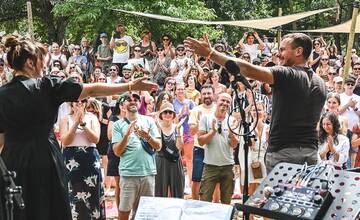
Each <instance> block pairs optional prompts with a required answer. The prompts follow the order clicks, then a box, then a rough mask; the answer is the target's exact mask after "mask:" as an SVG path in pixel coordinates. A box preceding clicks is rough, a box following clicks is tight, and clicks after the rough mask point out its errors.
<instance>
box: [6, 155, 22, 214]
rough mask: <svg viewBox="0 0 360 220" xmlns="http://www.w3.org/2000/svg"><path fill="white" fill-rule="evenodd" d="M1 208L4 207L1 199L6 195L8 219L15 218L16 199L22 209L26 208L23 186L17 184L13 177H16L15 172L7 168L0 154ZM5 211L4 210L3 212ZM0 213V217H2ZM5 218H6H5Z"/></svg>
mask: <svg viewBox="0 0 360 220" xmlns="http://www.w3.org/2000/svg"><path fill="white" fill-rule="evenodd" d="M0 174H1V178H0V190H1V191H0V209H2V208H3V206H2V205H1V200H3V196H4V197H5V209H6V219H7V220H13V219H14V213H13V211H14V200H15V202H16V204H17V205H18V207H19V208H20V209H24V208H25V204H24V201H23V199H22V197H21V194H22V188H21V186H16V185H15V183H14V180H13V178H15V177H16V173H15V172H10V171H8V170H7V168H6V166H5V163H4V161H3V160H2V158H1V156H0ZM1 213H3V211H2V212H1ZM1 217H2V216H1V215H0V219H1ZM4 220H5V219H4Z"/></svg>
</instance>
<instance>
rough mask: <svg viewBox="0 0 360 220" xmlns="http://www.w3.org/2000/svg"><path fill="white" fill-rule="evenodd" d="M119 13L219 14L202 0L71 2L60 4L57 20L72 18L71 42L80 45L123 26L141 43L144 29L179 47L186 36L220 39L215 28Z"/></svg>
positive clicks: (189, 16) (200, 16)
mask: <svg viewBox="0 0 360 220" xmlns="http://www.w3.org/2000/svg"><path fill="white" fill-rule="evenodd" d="M115 9H123V10H128V11H139V12H147V13H152V14H161V15H168V16H173V17H179V18H184V19H185V18H187V19H200V20H212V19H215V18H216V16H215V13H214V12H213V11H212V10H209V9H207V8H206V6H205V4H204V3H203V2H201V1H198V0H185V1H175V0H161V1H151V0H143V1H134V0H130V1H118V0H106V1H103V0H82V1H75V0H68V1H65V2H63V3H60V4H57V5H56V6H55V8H54V13H55V16H65V17H68V18H69V23H68V26H67V29H66V31H67V32H66V36H67V38H68V39H69V40H70V41H71V42H78V41H79V40H80V39H81V37H83V36H86V37H87V38H89V39H95V38H96V36H97V35H98V34H99V33H101V32H106V33H108V34H111V33H112V31H114V29H115V26H116V25H117V24H118V23H119V22H121V23H124V24H125V25H126V27H127V32H128V34H129V35H131V36H133V37H134V38H135V39H136V40H139V35H140V33H141V31H142V30H143V29H149V30H151V32H152V38H153V40H155V41H156V40H158V39H160V37H161V35H162V34H165V33H166V34H170V36H172V38H174V39H175V41H177V43H179V41H182V40H183V39H184V38H185V37H186V36H189V35H193V36H195V37H199V36H200V35H201V34H202V33H204V32H210V33H211V35H212V37H213V38H216V37H217V36H218V35H219V31H216V29H215V28H213V27H211V26H205V25H193V24H180V23H175V22H167V21H161V20H156V19H150V18H145V17H139V16H134V15H130V14H126V13H123V12H119V11H116V10H115Z"/></svg>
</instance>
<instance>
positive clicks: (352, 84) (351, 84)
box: [346, 83, 355, 86]
mask: <svg viewBox="0 0 360 220" xmlns="http://www.w3.org/2000/svg"><path fill="white" fill-rule="evenodd" d="M346 85H347V86H354V85H355V84H354V83H346Z"/></svg>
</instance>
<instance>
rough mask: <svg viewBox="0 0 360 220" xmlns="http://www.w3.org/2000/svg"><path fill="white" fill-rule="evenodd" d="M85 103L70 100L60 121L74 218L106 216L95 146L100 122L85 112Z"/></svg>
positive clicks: (98, 158) (83, 101)
mask: <svg viewBox="0 0 360 220" xmlns="http://www.w3.org/2000/svg"><path fill="white" fill-rule="evenodd" d="M86 104H87V100H86V99H83V100H81V101H77V102H72V103H71V112H70V115H68V116H67V117H65V118H64V119H63V120H62V121H61V122H60V137H61V142H62V144H63V147H64V150H63V155H64V162H65V167H66V176H67V179H68V181H69V183H68V187H69V191H70V206H71V207H72V216H73V218H74V219H86V218H93V219H105V199H104V189H103V187H102V176H101V170H100V155H99V152H98V150H97V149H96V144H97V143H98V142H99V139H100V124H99V119H98V118H97V117H96V116H95V115H94V114H92V113H89V112H87V110H86ZM90 104H91V103H90ZM93 110H95V109H93Z"/></svg>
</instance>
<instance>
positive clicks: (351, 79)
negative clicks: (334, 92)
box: [345, 76, 356, 83]
mask: <svg viewBox="0 0 360 220" xmlns="http://www.w3.org/2000/svg"><path fill="white" fill-rule="evenodd" d="M355 81H356V79H355V78H354V77H352V76H349V77H348V78H346V79H345V83H355Z"/></svg>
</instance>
